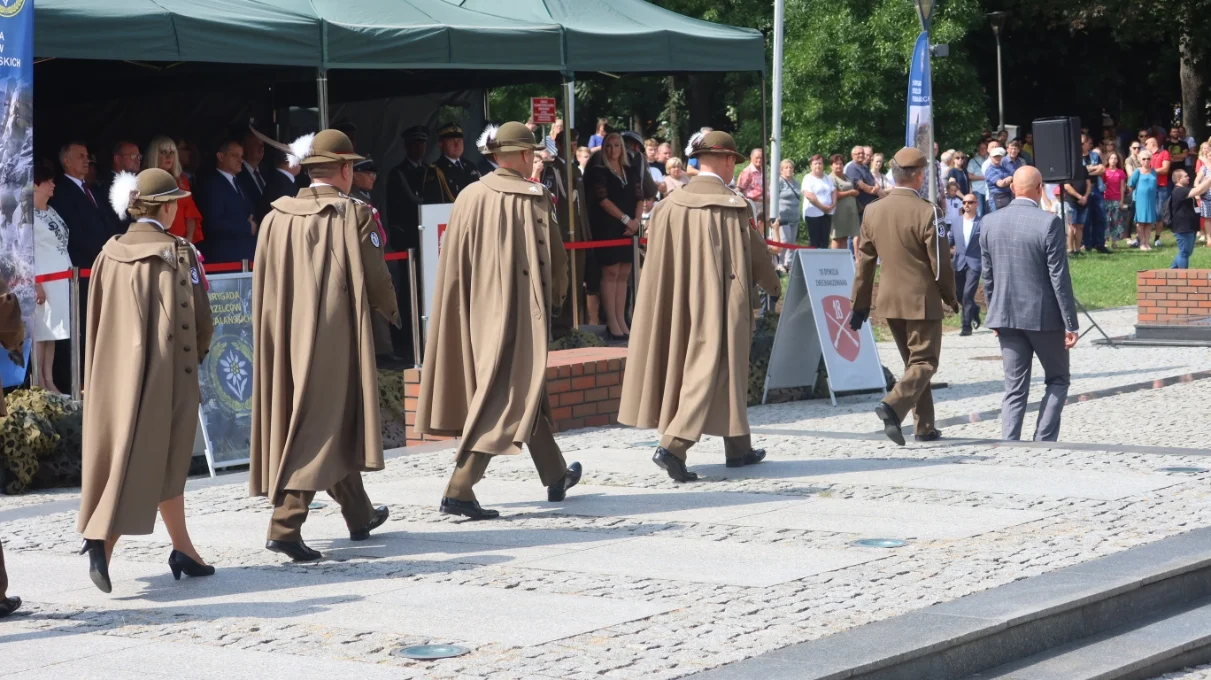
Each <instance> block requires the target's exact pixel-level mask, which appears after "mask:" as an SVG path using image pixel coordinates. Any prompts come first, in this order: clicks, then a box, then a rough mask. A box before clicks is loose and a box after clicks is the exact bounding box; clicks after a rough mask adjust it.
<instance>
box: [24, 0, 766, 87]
mask: <svg viewBox="0 0 1211 680" xmlns="http://www.w3.org/2000/svg"><path fill="white" fill-rule="evenodd" d="M34 9H35V22H36V32H35V48H34V51H35V54H36V55H37V56H38V57H39V58H50V57H57V58H73V59H95V60H125V61H149V62H179V61H191V62H206V63H236V64H261V65H272V66H309V67H312V68H317V69H491V70H500V71H553V72H556V73H563V74H572V73H576V72H587V71H608V72H615V73H618V72H666V73H667V72H678V71H695V72H705V71H762V72H764V70H765V39H764V37H763V36H762V35H761V33H760V32H758V31H755V30H752V29H740V28H732V27H729V26H721V25H719V24H713V23H710V22H705V21H700V20H697V19H691V18H689V17H684V16H681V15H679V14H676V13H674V12H670V11H668V10H665V9H662V8H660V7H656V6H655V5H652V4H649V3H647V2H644V1H643V0H357V2H350V1H349V0H206V1H205V2H198V1H197V0H106V1H105V2H97V1H96V0H39V1H38V2H37V3H36V4H35V8H34Z"/></svg>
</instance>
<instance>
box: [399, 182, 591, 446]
mask: <svg viewBox="0 0 1211 680" xmlns="http://www.w3.org/2000/svg"><path fill="white" fill-rule="evenodd" d="M552 218H553V214H552V210H551V199H550V196H549V195H548V193H547V190H546V189H545V188H544V187H543V186H542V185H541V184H537V183H534V182H530V181H528V180H526V179H525V178H523V177H522V176H521V175H520V174H518V173H516V172H514V171H512V170H508V169H505V168H498V169H497V170H496V171H495V172H493V173H492V174H490V175H487V176H485V177H484V178H483V179H481V180H480V181H478V182H476V183H474V184H472V185H471V186H469V187H467V188H466V189H464V190H463V192H462V193H461V194H459V196H458V199H457V200H456V201H454V208H453V210H451V212H450V220H449V223H448V225H447V226H446V232H445V236H444V237H443V238H442V248H441V255H440V256H439V257H438V264H437V286H436V289H435V290H434V291H433V314H432V316H431V317H430V319H429V336H428V341H427V342H426V343H425V362H424V365H423V367H422V369H421V382H420V396H419V398H418V399H417V407H416V431H417V432H420V433H423V434H433V435H441V436H458V437H461V438H462V439H461V441H460V442H459V448H458V454H459V455H460V456H461V455H462V454H463V453H464V452H467V451H476V452H479V453H486V454H492V455H495V454H516V453H520V452H521V444H522V443H524V442H527V441H529V439H530V435H531V434H532V433H533V431H534V425H535V423H537V422H538V420H537V419H538V418H549V417H550V413H549V411H548V407H547V399H546V391H545V382H546V372H547V342H548V332H549V325H550V320H551V310H552V308H553V307H558V306H560V305H562V304H563V299H564V291H565V290H566V289H567V284H568V259H567V254H566V253H565V252H564V249H563V239H562V238H560V234H559V228H558V227H557V226H556V225H555V224H554V223H553V219H552Z"/></svg>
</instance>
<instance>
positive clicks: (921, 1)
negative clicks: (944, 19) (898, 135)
mask: <svg viewBox="0 0 1211 680" xmlns="http://www.w3.org/2000/svg"><path fill="white" fill-rule="evenodd" d="M914 1H915V2H916V5H917V18H918V19H920V20H921V30H922V31H925V36H926V39H927V40H928V41H929V43H930V45H932V44H933V37H932V35H931V34H930V25H929V20H930V18H931V17H933V9H934V0H914ZM931 53H932V50H927V51H926V55H925V63H926V64H929V63H930V61H932V54H931ZM926 73H928V74H929V80H930V82H929V83H928V84H927V85H928V88H929V93H930V102H929V135H928V137H929V139H928V141H926V142H925V145H926V149H925V157H926V158H928V159H929V172H928V174H927V178H928V179H927V180H926V181H928V182H929V202H930V203H932V204H933V205H937V204H938V162H937V158H935V156H934V152H933V145H934V141H933V140H934V134H933V82H932V81H933V67H932V66H930V67H929V68H927V69H926Z"/></svg>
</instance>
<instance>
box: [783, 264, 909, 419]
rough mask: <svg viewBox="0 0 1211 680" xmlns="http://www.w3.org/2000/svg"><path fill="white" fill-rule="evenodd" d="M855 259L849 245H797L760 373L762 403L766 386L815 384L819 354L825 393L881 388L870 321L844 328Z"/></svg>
mask: <svg viewBox="0 0 1211 680" xmlns="http://www.w3.org/2000/svg"><path fill="white" fill-rule="evenodd" d="M853 282H854V260H853V256H852V255H850V253H849V251H848V250H799V251H796V252H795V256H794V258H793V259H792V262H791V274H790V281H789V282H788V284H787V289H786V297H785V298H784V300H783V302H782V317H781V319H779V321H778V331H777V332H776V333H775V335H774V347H773V349H772V350H771V351H770V358H769V369H768V370H767V371H766V374H765V392H764V394H763V395H762V397H761V401H762V403H765V399H766V397H767V396H768V395H769V391H770V390H771V389H781V388H787V387H810V386H812V385H815V384H816V373H817V370H818V368H819V365H820V356H821V355H823V356H824V366H825V367H826V368H827V369H828V392H829V398H830V399H831V400H832V403H833V405H834V406H836V405H837V396H836V393H837V392H850V391H858V390H884V393H886V388H887V384H886V383H885V382H884V379H883V365H882V363H880V361H879V351H878V348H877V347H876V346H875V334H874V331H872V330H871V327H870V324H869V323H867V324H865V325H863V326H862V328H861V329H860V330H857V331H854V330H851V329H850V327H849V317H850V312H851V308H850V302H849V296H850V293H851V291H852V290H853Z"/></svg>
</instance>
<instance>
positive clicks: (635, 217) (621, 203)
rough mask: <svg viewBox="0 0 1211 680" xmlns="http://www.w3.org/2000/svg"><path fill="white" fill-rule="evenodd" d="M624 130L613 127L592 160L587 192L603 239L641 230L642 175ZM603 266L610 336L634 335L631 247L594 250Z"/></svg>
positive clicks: (591, 216)
mask: <svg viewBox="0 0 1211 680" xmlns="http://www.w3.org/2000/svg"><path fill="white" fill-rule="evenodd" d="M634 169H640V170H641V169H642V168H634V167H633V166H632V165H631V164H630V161H629V160H627V152H626V147H624V146H623V143H622V135H620V134H618V133H617V132H611V133H609V134H607V135H606V137H605V140H604V141H603V142H602V144H601V151H598V152H597V154H595V156H594V158H593V160H591V161H590V162H589V170H588V172H587V173H585V178H584V183H585V191H586V192H587V193H588V195H589V226H590V227H591V228H592V229H593V237H594V238H597V239H603V240H614V239H621V238H630V237H631V236H634V235H635V234H636V233H637V232H638V231H639V218H640V216H641V215H642V214H643V177H642V176H640V175H639V174H638V173H636V172H633V170H634ZM594 254H595V255H596V257H597V262H598V264H599V265H600V266H601V308H602V309H603V310H604V311H605V322H606V331H607V334H608V335H609V337H610V339H611V340H625V339H627V338H628V337H630V332H631V331H630V329H629V328H628V327H627V322H626V305H627V282H628V280H629V279H630V277H631V263H632V260H633V258H634V254H633V252H632V248H631V246H629V245H626V246H614V247H610V248H598V249H596V250H595V251H594Z"/></svg>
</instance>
